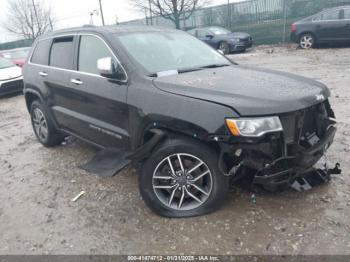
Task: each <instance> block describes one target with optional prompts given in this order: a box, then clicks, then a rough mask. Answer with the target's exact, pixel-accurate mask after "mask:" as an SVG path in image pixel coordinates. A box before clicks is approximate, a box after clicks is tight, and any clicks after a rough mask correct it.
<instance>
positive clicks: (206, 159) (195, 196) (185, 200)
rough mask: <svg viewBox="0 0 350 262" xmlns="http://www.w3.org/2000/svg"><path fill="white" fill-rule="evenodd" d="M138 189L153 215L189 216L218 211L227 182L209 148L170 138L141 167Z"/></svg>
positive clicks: (192, 142)
mask: <svg viewBox="0 0 350 262" xmlns="http://www.w3.org/2000/svg"><path fill="white" fill-rule="evenodd" d="M139 188H140V192H141V195H142V197H143V199H144V201H145V203H146V204H147V205H148V206H149V207H150V208H151V209H152V210H153V211H155V212H156V213H157V214H159V215H161V216H166V217H190V216H198V215H203V214H206V213H210V212H213V211H215V210H216V209H217V208H219V207H220V206H221V204H222V203H223V202H224V199H225V197H226V195H227V193H228V188H229V180H228V177H226V176H224V175H223V174H222V173H221V172H220V171H219V169H218V157H217V154H216V152H214V151H213V150H212V149H211V148H209V147H207V146H206V145H203V144H201V143H199V142H197V141H192V140H190V139H172V140H167V141H166V142H165V143H163V144H162V145H161V146H160V147H158V149H156V151H155V152H154V153H153V154H152V155H151V157H150V158H149V159H148V160H146V162H145V163H144V164H143V167H142V170H141V172H140V175H139Z"/></svg>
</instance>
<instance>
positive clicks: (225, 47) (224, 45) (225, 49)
mask: <svg viewBox="0 0 350 262" xmlns="http://www.w3.org/2000/svg"><path fill="white" fill-rule="evenodd" d="M219 50H221V51H222V52H223V53H224V55H227V54H229V53H230V47H229V45H228V43H227V42H221V43H220V44H219Z"/></svg>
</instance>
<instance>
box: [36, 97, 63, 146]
mask: <svg viewBox="0 0 350 262" xmlns="http://www.w3.org/2000/svg"><path fill="white" fill-rule="evenodd" d="M30 117H31V122H32V127H33V131H34V134H35V136H36V138H37V139H38V140H39V142H40V143H41V144H43V145H44V146H45V147H53V146H57V145H59V144H61V143H62V141H63V140H64V135H62V134H60V133H59V132H58V131H57V130H56V129H55V127H54V124H53V122H52V120H51V118H50V115H49V114H48V113H47V110H46V109H45V107H44V106H43V105H42V104H41V103H40V101H39V100H35V101H34V102H33V103H32V104H31V106H30Z"/></svg>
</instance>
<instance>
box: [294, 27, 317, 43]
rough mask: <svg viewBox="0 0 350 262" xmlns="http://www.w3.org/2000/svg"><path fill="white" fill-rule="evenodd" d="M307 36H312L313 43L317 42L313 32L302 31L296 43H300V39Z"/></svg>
mask: <svg viewBox="0 0 350 262" xmlns="http://www.w3.org/2000/svg"><path fill="white" fill-rule="evenodd" d="M307 34H310V35H312V36H313V38H314V39H315V43H316V42H317V36H316V34H315V33H314V32H312V31H309V30H306V31H303V32H301V33H299V35H298V43H300V39H301V37H302V36H304V35H307Z"/></svg>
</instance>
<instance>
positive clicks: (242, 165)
mask: <svg viewBox="0 0 350 262" xmlns="http://www.w3.org/2000/svg"><path fill="white" fill-rule="evenodd" d="M279 117H280V120H281V123H282V126H283V131H282V132H274V133H269V134H266V135H264V136H262V137H259V138H247V137H232V136H231V137H230V138H227V139H225V137H221V138H220V139H219V137H217V138H218V139H217V140H218V141H220V142H219V145H220V148H221V153H220V161H219V168H220V170H221V171H222V172H223V173H224V174H226V175H230V176H231V177H232V178H233V179H234V180H238V179H240V178H243V177H245V176H246V175H247V174H248V175H249V176H251V175H252V177H253V178H252V182H253V183H255V184H260V185H263V186H264V187H269V188H276V187H278V186H282V185H288V184H290V183H292V182H293V181H294V180H295V178H297V177H299V176H301V175H306V174H307V173H309V172H311V171H313V170H314V169H315V168H314V166H315V164H316V163H317V162H318V161H319V160H320V159H321V158H322V157H323V155H324V154H325V152H326V150H327V149H328V147H329V146H330V145H331V144H332V143H333V140H334V137H335V134H336V131H337V128H336V121H335V115H334V112H333V110H332V109H331V107H330V105H329V102H328V101H325V102H323V103H320V104H317V105H314V106H311V107H309V108H306V109H302V110H299V111H296V112H291V113H286V114H284V115H280V116H279Z"/></svg>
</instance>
